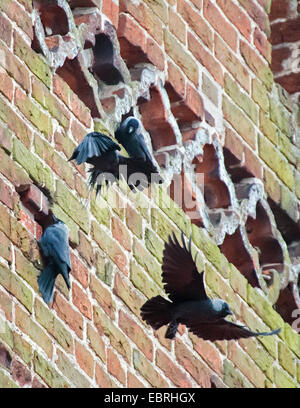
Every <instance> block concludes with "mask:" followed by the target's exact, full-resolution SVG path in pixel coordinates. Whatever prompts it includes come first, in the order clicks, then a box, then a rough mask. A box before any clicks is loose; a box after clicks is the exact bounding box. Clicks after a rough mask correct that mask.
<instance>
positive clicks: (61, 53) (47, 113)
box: [0, 0, 300, 387]
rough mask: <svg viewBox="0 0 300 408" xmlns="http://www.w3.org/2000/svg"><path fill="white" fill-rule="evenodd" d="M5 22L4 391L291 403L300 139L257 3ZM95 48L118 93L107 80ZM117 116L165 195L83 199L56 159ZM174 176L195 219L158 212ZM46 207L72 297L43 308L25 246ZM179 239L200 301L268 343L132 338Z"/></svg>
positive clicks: (0, 360)
mask: <svg viewBox="0 0 300 408" xmlns="http://www.w3.org/2000/svg"><path fill="white" fill-rule="evenodd" d="M50 3H51V2H50ZM0 10H1V11H0V32H1V35H0V39H1V41H0V65H1V68H0V155H1V156H0V201H1V202H0V387H17V386H19V387H120V386H121V387H224V386H225V387H299V385H300V364H299V358H300V339H299V335H297V334H296V332H295V331H294V330H293V329H292V328H291V326H290V323H292V321H291V311H293V310H294V309H296V308H298V309H299V308H300V303H299V291H298V287H297V284H298V279H299V278H298V276H299V271H298V268H297V266H298V262H299V261H298V253H297V251H295V250H294V247H295V245H294V244H295V242H296V243H297V240H299V229H298V228H299V199H300V184H299V183H300V174H299V171H298V169H299V137H298V135H299V128H298V122H297V105H296V104H295V103H294V102H293V99H291V98H290V96H289V95H288V93H287V92H286V91H284V90H283V89H282V88H281V87H280V85H277V84H275V83H274V80H273V73H272V71H271V69H270V61H271V50H272V47H271V45H270V42H269V41H268V37H269V35H270V23H269V17H268V12H269V11H270V2H269V1H264V0H257V1H255V0H251V1H249V0H247V1H244V0H239V1H234V0H232V1H231V0H216V1H209V0H203V1H202V0H191V1H188V0H168V1H167V0H158V1H154V0H145V1H136V0H135V1H133V0H124V1H123V0H121V1H120V2H119V3H118V2H117V1H114V0H103V1H100V0H74V1H73V0H72V1H69V2H66V1H65V0H58V1H53V2H52V3H51V4H49V2H47V3H45V2H42V1H37V2H35V8H34V9H33V6H32V4H31V1H30V0H19V1H17V0H12V1H9V2H8V1H1V2H0ZM101 35H103V36H105V38H106V39H107V40H108V41H109V42H110V44H112V49H113V52H111V51H108V52H107V54H106V55H107V60H106V63H107V64H108V65H109V69H110V73H112V72H114V75H115V78H120V77H122V80H121V81H120V80H119V79H116V80H115V81H114V82H115V83H110V82H113V81H111V77H110V75H108V76H107V75H106V73H105V70H104V69H103V63H102V62H101V61H102V59H103V54H102V51H103V50H102V48H101V47H102V46H103V41H102V40H103V38H104V37H101ZM101 41H102V42H101ZM101 44H102V45H101ZM108 49H110V48H109V47H108V48H106V50H108ZM130 111H131V112H133V113H134V114H136V115H137V116H138V117H139V118H140V119H141V120H142V122H143V125H144V130H145V135H146V136H147V141H148V142H149V145H151V143H152V146H153V151H154V155H155V158H156V159H157V161H158V163H159V164H160V165H161V168H162V172H163V174H164V176H165V178H166V184H167V185H170V186H171V188H170V189H169V190H168V191H167V190H166V188H165V187H163V188H159V189H158V188H157V187H152V188H150V189H149V191H148V190H147V191H144V192H143V193H138V194H128V190H127V189H126V186H124V184H122V183H121V184H120V185H119V186H114V187H111V188H110V189H108V191H106V192H105V193H104V194H103V196H102V197H100V198H98V199H96V198H95V196H94V193H92V194H90V193H89V191H88V188H87V167H86V168H85V167H84V166H76V165H75V164H73V163H70V162H68V161H67V159H68V158H69V157H70V155H71V154H72V151H73V149H74V147H75V146H76V145H77V144H78V143H79V142H80V141H81V140H82V138H83V137H84V136H85V134H86V133H87V132H88V131H90V130H93V129H95V130H100V131H103V132H106V133H109V134H112V133H113V130H114V129H115V126H116V124H117V123H118V122H119V121H120V120H121V119H122V117H124V115H126V114H128V112H130ZM189 147H192V148H190V149H189ZM180 152H181V153H180ZM182 152H184V154H183V155H182ZM191 160H193V163H194V164H196V167H197V168H198V170H199V171H200V172H201V173H202V174H204V194H203V196H201V191H200V190H201V189H198V187H199V186H198V185H196V184H195V183H193V180H192V179H191V178H189V173H188V171H186V167H187V166H188V165H190V164H191ZM213 170H217V176H216V175H212V174H213V173H212V171H213ZM178 174H179V175H181V176H182V177H183V180H184V181H185V183H186V185H187V186H189V188H190V194H191V195H192V196H194V195H196V196H197V200H196V207H197V208H198V217H196V219H195V218H192V219H191V217H190V215H189V213H188V211H187V210H186V208H183V209H181V208H179V206H178V205H177V204H175V202H174V201H172V200H170V198H169V194H171V196H172V197H173V198H174V195H173V194H172V184H171V180H172V178H173V177H175V176H176V175H178ZM245 180H246V181H247V180H248V181H249V180H251V183H252V184H250V185H249V189H248V190H249V192H248V190H247V194H244V190H245V186H246V187H247V186H248V184H247V182H248V181H247V182H246V183H245ZM259 180H261V181H262V182H261V181H259ZM253 186H254V187H255V188H254V190H253V188H252V187H253ZM251 188H252V190H251ZM198 190H199V191H200V192H199V191H198ZM253 191H254V192H253ZM205 192H206V193H205ZM201 197H202V198H201ZM201 200H202V201H201ZM166 203H167V204H168V205H166ZM49 208H52V210H53V211H54V213H55V214H56V215H57V216H58V217H59V218H61V219H62V220H63V221H64V222H65V223H66V224H67V225H68V227H69V230H70V245H71V261H72V272H71V289H70V291H69V292H68V291H67V289H66V286H65V284H64V282H63V280H62V279H58V280H57V283H56V288H55V295H54V301H53V304H50V305H47V304H45V303H44V302H43V300H42V298H41V296H40V294H39V291H38V286H37V276H38V275H39V273H40V269H41V258H40V254H39V251H38V245H37V239H38V238H39V237H40V236H41V233H42V221H41V218H40V217H39V216H40V215H41V214H42V215H43V216H45V217H44V218H43V219H45V218H46V217H47V213H48V211H49ZM184 210H185V211H184ZM216 216H217V217H218V216H220V217H221V218H220V219H221V220H222V222H221V223H217V222H214V221H213V220H215V217H216ZM179 230H183V231H184V233H185V234H186V235H187V236H189V235H190V234H192V238H193V252H194V253H195V252H198V253H199V256H198V260H197V261H198V266H199V270H200V269H201V268H203V269H204V270H205V280H206V286H207V289H208V291H209V294H210V295H211V296H218V297H221V298H223V299H225V300H227V301H228V303H229V304H230V307H231V308H232V310H233V311H234V314H235V317H236V319H237V321H239V322H242V323H244V324H246V325H247V326H248V327H249V328H250V329H253V330H270V329H275V328H278V327H281V328H282V331H281V333H280V334H279V335H278V336H274V337H269V338H263V337H261V338H258V339H248V340H240V341H238V342H232V341H231V342H226V341H224V342H215V343H211V342H208V341H202V340H201V339H199V338H196V337H195V336H193V335H190V334H188V332H187V330H186V329H185V327H184V326H181V327H180V329H179V334H178V335H177V337H176V340H175V341H173V342H171V341H170V340H166V339H165V338H164V332H165V328H163V329H160V330H158V331H157V332H154V331H153V330H152V329H150V328H149V327H148V326H145V324H144V323H143V322H142V321H141V318H140V312H139V310H140V307H141V306H142V304H143V303H144V302H145V301H146V299H147V298H150V297H152V296H155V295H157V294H163V290H162V287H163V285H162V282H161V261H162V251H163V244H164V241H165V240H166V239H167V237H168V234H169V233H170V232H171V231H175V232H176V231H177V232H179ZM253 231H254V232H253ZM270 240H271V241H270ZM268 242H271V247H270V246H268V245H267V244H268ZM238 245H240V247H238ZM232 248H239V250H238V256H236V252H234V251H232ZM293 251H294V252H293ZM278 254H279V255H278ZM225 255H226V256H225ZM277 255H278V256H277ZM274 258H276V260H275V261H274ZM229 261H230V262H232V263H230V262H229ZM274 262H275V264H276V265H277V266H276V265H275V266H274V265H273V264H274ZM270 264H271V266H270ZM272 265H273V266H272ZM274 268H275V269H274ZM276 268H277V269H276ZM270 273H273V275H272V277H273V278H272V281H271V283H268V284H267V282H269V281H268V279H267V278H268V275H269V274H270ZM273 305H275V307H276V309H277V311H275V309H274V307H273Z"/></svg>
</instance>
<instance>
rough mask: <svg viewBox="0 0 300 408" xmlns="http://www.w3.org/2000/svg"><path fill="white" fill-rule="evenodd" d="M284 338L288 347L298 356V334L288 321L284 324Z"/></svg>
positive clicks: (299, 350)
mask: <svg viewBox="0 0 300 408" xmlns="http://www.w3.org/2000/svg"><path fill="white" fill-rule="evenodd" d="M284 339H285V341H286V343H287V345H288V346H289V348H290V349H291V350H292V351H293V352H294V353H295V354H296V356H297V357H298V358H300V335H299V333H296V332H295V331H294V330H293V329H292V328H291V326H290V325H289V324H288V323H285V324H284Z"/></svg>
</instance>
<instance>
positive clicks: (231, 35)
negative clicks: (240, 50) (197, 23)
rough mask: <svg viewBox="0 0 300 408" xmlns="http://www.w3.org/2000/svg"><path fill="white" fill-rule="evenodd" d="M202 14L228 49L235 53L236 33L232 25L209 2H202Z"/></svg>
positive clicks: (205, 0)
mask: <svg viewBox="0 0 300 408" xmlns="http://www.w3.org/2000/svg"><path fill="white" fill-rule="evenodd" d="M203 14H204V17H205V18H206V20H207V21H209V22H210V24H211V25H212V26H213V27H214V28H215V30H216V31H217V32H218V33H219V34H220V35H221V37H222V38H223V40H224V41H226V42H227V44H228V45H229V46H230V48H232V49H233V50H234V51H236V49H237V33H236V31H235V30H234V28H233V27H232V25H231V24H230V23H228V21H227V20H226V19H225V18H224V17H223V15H222V14H221V13H220V11H219V10H218V8H217V7H216V6H215V5H214V4H212V2H211V0H203Z"/></svg>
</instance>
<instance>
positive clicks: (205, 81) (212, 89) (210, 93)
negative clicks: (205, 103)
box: [202, 72, 219, 106]
mask: <svg viewBox="0 0 300 408" xmlns="http://www.w3.org/2000/svg"><path fill="white" fill-rule="evenodd" d="M202 91H203V92H204V93H205V95H206V96H207V97H208V98H209V99H210V100H211V102H212V103H213V104H214V105H215V106H219V90H218V88H217V87H216V85H215V83H214V81H211V80H210V78H209V77H208V76H207V75H205V73H204V72H203V73H202Z"/></svg>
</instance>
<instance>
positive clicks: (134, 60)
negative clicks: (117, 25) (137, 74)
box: [119, 37, 150, 69]
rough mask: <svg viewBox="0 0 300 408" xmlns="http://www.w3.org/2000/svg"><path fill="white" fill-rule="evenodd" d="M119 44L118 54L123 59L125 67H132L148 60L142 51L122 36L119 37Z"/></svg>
mask: <svg viewBox="0 0 300 408" xmlns="http://www.w3.org/2000/svg"><path fill="white" fill-rule="evenodd" d="M119 44H120V54H121V57H122V58H123V60H124V61H125V62H126V65H127V68H129V69H130V68H133V67H134V66H135V65H137V64H140V63H143V62H150V61H149V59H148V57H147V55H146V54H145V53H144V51H143V50H142V49H141V48H140V47H137V46H135V45H133V44H131V43H130V42H129V41H127V40H126V38H124V37H120V38H119Z"/></svg>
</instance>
